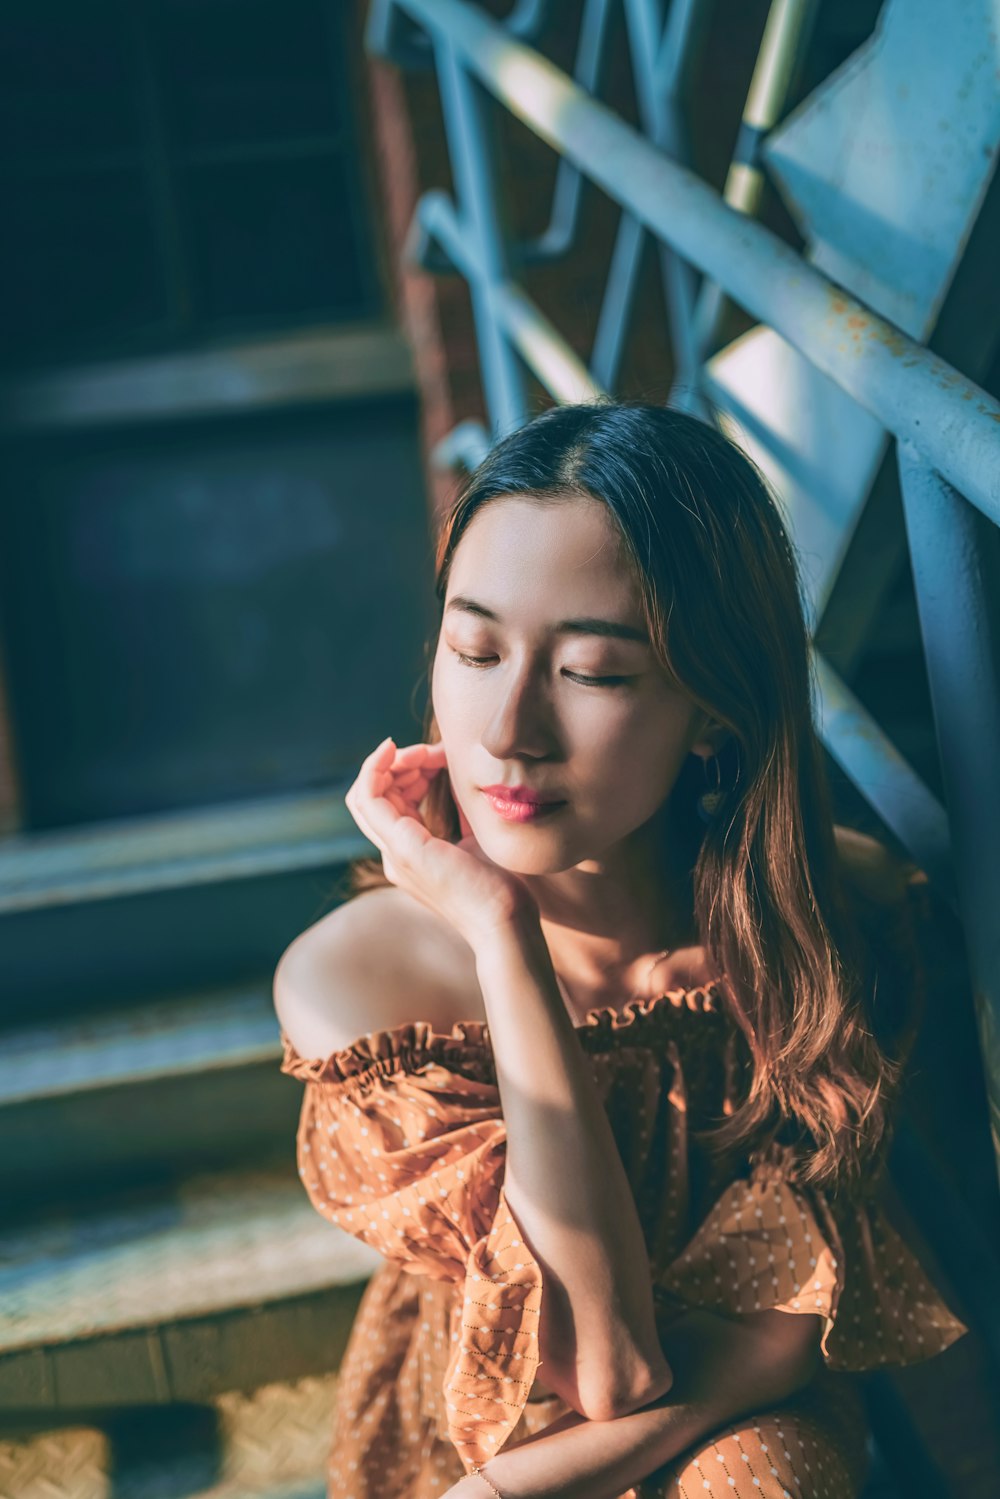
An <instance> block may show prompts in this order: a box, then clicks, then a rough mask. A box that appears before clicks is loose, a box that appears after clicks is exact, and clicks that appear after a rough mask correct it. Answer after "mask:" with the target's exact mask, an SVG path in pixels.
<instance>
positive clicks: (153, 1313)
mask: <svg viewBox="0 0 1000 1499" xmlns="http://www.w3.org/2000/svg"><path fill="white" fill-rule="evenodd" d="M379 1263H380V1259H379V1256H378V1255H377V1254H376V1253H375V1252H374V1251H372V1250H369V1249H368V1248H367V1247H366V1246H365V1245H363V1244H360V1243H359V1242H358V1241H357V1240H355V1239H353V1238H352V1237H351V1236H350V1235H348V1234H345V1233H343V1232H342V1231H341V1230H339V1229H337V1228H335V1227H334V1226H333V1225H332V1224H330V1223H328V1222H327V1221H326V1220H325V1219H323V1218H321V1217H320V1216H319V1214H317V1213H316V1211H315V1210H314V1209H313V1208H312V1206H311V1205H310V1203H309V1201H308V1199H307V1198H306V1195H305V1193H304V1191H303V1189H302V1186H301V1183H300V1181H299V1179H298V1176H297V1174H296V1172H295V1170H294V1167H293V1166H292V1165H291V1163H289V1164H288V1165H287V1166H286V1167H285V1168H284V1169H272V1170H269V1171H266V1172H265V1171H258V1172H253V1171H242V1172H229V1173H203V1174H199V1175H197V1176H194V1177H191V1178H188V1179H187V1180H185V1181H183V1182H181V1183H178V1184H177V1185H175V1186H172V1187H164V1186H162V1185H160V1186H158V1187H156V1188H149V1189H145V1190H138V1191H134V1192H132V1193H129V1194H126V1195H122V1194H117V1195H115V1194H110V1193H109V1194H108V1196H107V1197H106V1198H105V1199H103V1200H101V1199H96V1198H95V1199H92V1200H91V1201H89V1202H87V1203H85V1204H81V1205H80V1206H79V1207H78V1208H77V1209H76V1210H75V1211H72V1212H70V1211H66V1210H61V1211H58V1212H52V1213H49V1214H47V1215H45V1216H44V1217H39V1218H37V1219H36V1220H35V1221H33V1222H30V1223H27V1224H25V1225H22V1226H14V1227H9V1228H7V1229H5V1230H4V1231H3V1232H0V1411H3V1412H7V1413H10V1412H21V1413H35V1414H36V1415H37V1414H40V1413H42V1412H53V1411H61V1412H74V1411H100V1410H108V1409H113V1408H115V1407H119V1406H140V1405H165V1404H170V1403H173V1402H179V1401H205V1400H208V1399H211V1398H214V1397H215V1396H216V1395H218V1394H219V1393H220V1392H222V1391H225V1390H233V1389H242V1390H248V1389H253V1388H255V1387H257V1386H258V1385H260V1384H264V1383H269V1382H274V1381H275V1380H289V1379H295V1378H300V1377H302V1376H304V1375H315V1374H324V1373H329V1372H331V1371H332V1370H334V1369H336V1367H337V1365H338V1363H339V1359H340V1356H341V1353H342V1350H343V1347H344V1345H345V1343H346V1339H347V1336H348V1333H349V1331H350V1326H351V1322H352V1320H353V1317H354V1313H355V1311H356V1308H357V1303H358V1301H359V1299H360V1295H361V1291H362V1289H363V1285H364V1282H365V1281H366V1280H367V1278H368V1276H369V1275H370V1274H371V1272H372V1270H373V1269H374V1268H375V1267H376V1266H377V1265H378V1264H379Z"/></svg>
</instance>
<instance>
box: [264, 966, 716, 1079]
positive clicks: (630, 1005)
mask: <svg viewBox="0 0 1000 1499" xmlns="http://www.w3.org/2000/svg"><path fill="white" fill-rule="evenodd" d="M721 994H722V990H721V985H720V984H719V983H716V982H713V983H710V984H698V985H696V986H695V987H694V988H690V989H684V988H681V989H667V990H665V991H664V992H663V993H662V994H655V995H653V996H651V997H650V998H647V999H631V1000H629V1001H628V1002H627V1003H626V1004H625V1005H623V1006H622V1008H621V1009H616V1008H615V1007H614V1006H613V1005H597V1006H595V1007H594V1008H593V1009H591V1010H588V1012H587V1015H586V1017H585V1019H584V1020H583V1022H582V1024H580V1025H575V1026H574V1030H575V1031H576V1033H577V1034H578V1035H579V1036H580V1037H581V1040H582V1042H583V1043H584V1045H586V1046H588V1047H589V1046H595V1048H596V1049H600V1046H601V1044H602V1043H606V1042H609V1041H610V1042H611V1044H612V1045H613V1044H615V1043H617V1042H619V1041H621V1040H623V1039H624V1036H625V1034H626V1033H627V1032H629V1031H630V1030H632V1029H633V1028H634V1027H635V1026H636V1025H639V1024H643V1023H649V1024H651V1025H660V1024H663V1025H669V1024H671V1023H672V1022H673V1021H674V1020H675V1019H676V1017H677V1016H678V1015H682V1014H687V1015H713V1014H714V1015H718V1014H720V1013H721V1012H722V1006H721V1003H720V1000H721ZM281 1040H282V1045H283V1048H284V1058H283V1061H282V1066H281V1070H282V1071H283V1072H287V1073H288V1074H290V1076H292V1077H297V1078H300V1079H302V1080H303V1081H305V1082H341V1081H345V1080H346V1079H348V1078H352V1077H357V1076H358V1075H359V1074H366V1075H367V1074H369V1073H373V1072H385V1071H393V1070H396V1069H397V1068H398V1067H400V1066H401V1065H403V1063H404V1062H408V1063H409V1064H410V1065H418V1064H420V1063H423V1062H440V1063H442V1064H447V1063H448V1062H450V1061H458V1060H460V1059H461V1058H463V1057H464V1058H467V1059H473V1060H477V1061H489V1060H491V1058H492V1052H493V1048H492V1045H491V1043H490V1039H489V1024H488V1022H487V1021H485V1020H457V1021H455V1023H454V1025H453V1026H452V1028H451V1030H450V1031H436V1030H435V1029H434V1027H433V1025H432V1024H431V1022H430V1021H427V1020H408V1021H404V1022H402V1023H401V1024H400V1025H395V1026H391V1027H387V1028H385V1029H381V1030H375V1031H368V1032H366V1033H365V1034H364V1035H362V1036H358V1037H357V1039H356V1040H355V1041H352V1042H351V1043H350V1045H348V1046H345V1047H342V1048H341V1049H340V1050H338V1051H334V1052H331V1053H330V1055H329V1056H327V1057H311V1058H309V1057H302V1056H300V1055H299V1053H298V1052H297V1051H296V1049H295V1047H294V1046H293V1045H292V1043H291V1041H290V1040H289V1038H288V1037H287V1036H286V1035H285V1033H284V1031H282V1033H281Z"/></svg>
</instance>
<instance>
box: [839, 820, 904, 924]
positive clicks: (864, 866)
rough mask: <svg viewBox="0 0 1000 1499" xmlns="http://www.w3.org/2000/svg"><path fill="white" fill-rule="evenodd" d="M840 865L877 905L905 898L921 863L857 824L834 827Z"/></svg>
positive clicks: (865, 896)
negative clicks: (904, 855)
mask: <svg viewBox="0 0 1000 1499" xmlns="http://www.w3.org/2000/svg"><path fill="white" fill-rule="evenodd" d="M833 832H834V837H835V839H836V844H837V853H838V855H839V858H840V867H841V870H842V871H843V873H844V874H845V875H846V876H847V878H848V879H849V880H850V881H851V883H852V885H853V886H854V887H855V889H856V890H858V892H859V893H860V894H861V895H862V896H863V897H864V898H865V899H866V900H868V901H871V902H872V904H873V905H876V906H893V905H897V904H898V903H899V902H900V901H902V899H903V897H904V894H905V891H906V886H907V883H908V881H909V880H910V878H911V877H912V876H913V875H914V874H915V873H916V872H917V869H918V866H917V865H916V864H914V863H913V862H912V860H907V859H902V858H900V857H899V855H898V854H896V853H894V852H893V850H892V849H890V848H888V847H887V846H886V845H885V844H884V843H881V842H880V841H879V840H878V839H877V838H873V837H871V835H870V834H868V833H859V832H858V831H857V830H856V829H855V828H847V827H841V826H840V825H839V824H838V825H837V826H835V827H834V830H833Z"/></svg>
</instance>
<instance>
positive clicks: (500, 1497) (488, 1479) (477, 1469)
mask: <svg viewBox="0 0 1000 1499" xmlns="http://www.w3.org/2000/svg"><path fill="white" fill-rule="evenodd" d="M472 1471H473V1473H474V1474H476V1475H477V1477H479V1478H485V1480H486V1482H487V1483H488V1484H489V1486H490V1488H491V1489H492V1490H493V1492H494V1494H496V1496H497V1499H503V1495H502V1494H501V1492H500V1490H499V1489H498V1488H497V1486H496V1484H495V1483H494V1482H493V1480H492V1478H491V1477H490V1476H489V1474H488V1473H487V1471H486V1469H485V1468H481V1467H480V1466H479V1464H478V1463H475V1464H474V1465H473V1469H472Z"/></svg>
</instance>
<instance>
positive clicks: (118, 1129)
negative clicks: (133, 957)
mask: <svg viewBox="0 0 1000 1499" xmlns="http://www.w3.org/2000/svg"><path fill="white" fill-rule="evenodd" d="M280 1056H281V1046H280V1037H279V1030H278V1022H277V1019H276V1017H275V1014H274V1009H273V1005H272V1000H271V975H270V973H268V974H263V975H261V976H259V977H258V978H257V979H255V980H253V981H251V982H248V983H246V984H240V985H227V986H223V987H219V988H213V989H204V990H200V991H194V992H192V991H184V992H182V993H180V994H177V995H172V996H169V997H166V998H153V999H148V998H145V997H141V996H140V997H139V998H137V999H136V1000H135V1001H133V1002H132V1003H130V1004H128V1005H127V1006H122V1007H117V1008H114V1009H106V1010H103V1011H95V1012H91V1013H88V1014H85V1015H82V1016H79V1017H77V1016H62V1017H56V1018H52V1019H49V1020H47V1021H43V1022H39V1023H35V1024H33V1025H30V1026H17V1027H10V1028H8V1029H6V1030H5V1031H3V1032H0V1195H2V1196H3V1198H4V1200H5V1202H6V1204H7V1207H8V1210H10V1211H13V1210H14V1209H15V1208H16V1207H17V1206H18V1205H21V1206H22V1208H23V1207H24V1206H25V1205H29V1204H32V1203H34V1204H36V1205H37V1204H38V1203H43V1204H44V1203H46V1202H51V1201H52V1200H53V1199H54V1198H56V1197H58V1198H60V1199H61V1198H63V1197H66V1198H72V1197H79V1196H81V1195H86V1194H88V1193H90V1192H91V1191H92V1190H93V1189H94V1188H95V1187H99V1186H100V1184H101V1183H106V1182H108V1181H109V1180H114V1181H115V1182H116V1183H117V1184H118V1185H127V1184H128V1183H129V1182H130V1181H131V1182H135V1183H139V1182H142V1181H147V1182H148V1181H150V1180H154V1179H156V1178H158V1177H159V1178H162V1177H164V1176H171V1177H176V1176H181V1175H184V1174H185V1173H187V1172H189V1171H191V1170H193V1169H196V1168H199V1167H200V1168H202V1169H208V1168H212V1167H215V1168H218V1169H222V1168H224V1167H225V1166H227V1165H229V1164H233V1163H236V1162H239V1161H241V1160H242V1161H248V1162H249V1161H252V1160H261V1159H266V1158H267V1157H269V1156H271V1157H274V1156H278V1157H280V1158H281V1159H282V1160H285V1161H287V1160H288V1159H289V1154H290V1152H291V1150H292V1142H293V1140H294V1136H295V1125H296V1117H297V1112H298V1107H299V1099H300V1096H301V1090H300V1089H299V1088H298V1087H297V1086H296V1085H295V1084H293V1083H291V1082H290V1080H289V1079H288V1078H286V1077H284V1076H283V1075H282V1074H281V1072H280V1070H279V1061H280Z"/></svg>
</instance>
